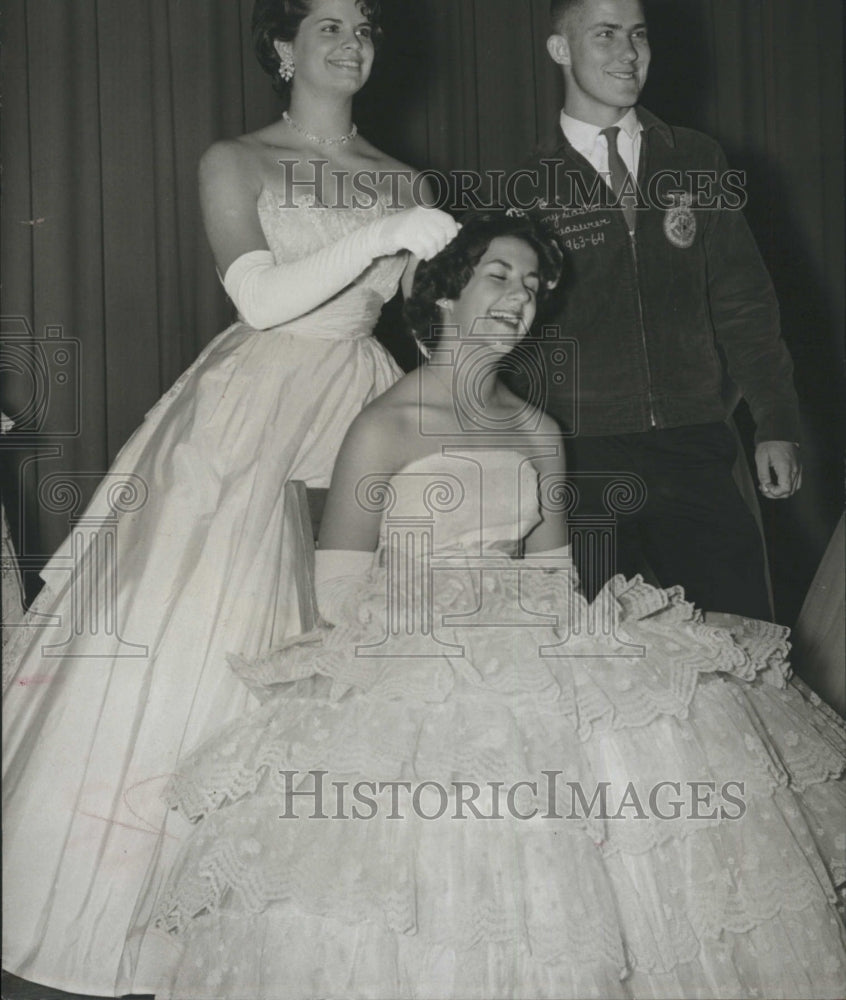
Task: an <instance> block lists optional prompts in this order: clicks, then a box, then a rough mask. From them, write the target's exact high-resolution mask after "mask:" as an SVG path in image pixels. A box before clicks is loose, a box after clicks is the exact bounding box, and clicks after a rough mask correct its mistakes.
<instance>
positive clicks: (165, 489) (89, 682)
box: [3, 0, 456, 995]
mask: <svg viewBox="0 0 846 1000" xmlns="http://www.w3.org/2000/svg"><path fill="white" fill-rule="evenodd" d="M254 34H255V39H256V44H257V53H258V56H259V59H260V61H261V63H262V65H263V66H264V67H265V68H266V69H268V70H269V71H272V72H273V73H274V76H275V80H276V81H278V83H277V85H278V86H281V84H282V83H283V82H284V84H285V88H286V89H287V88H290V109H289V111H288V112H286V113H285V115H284V116H283V118H282V120H280V121H278V122H276V123H274V124H273V125H270V126H268V127H267V128H265V129H262V130H260V131H258V132H255V133H253V134H250V135H245V136H242V137H240V138H238V139H236V140H233V141H229V142H221V143H217V144H215V145H214V146H212V148H211V149H210V150H209V151H208V152H207V153H206V155H205V156H204V158H203V161H202V163H201V167H200V190H201V200H202V206H203V214H204V220H205V224H206V229H207V232H208V236H209V240H210V242H211V246H212V249H213V251H214V255H215V259H216V261H217V265H218V268H219V271H220V274H221V275H222V276H223V280H224V285H225V287H226V289H227V291H228V293H229V295H230V296H231V297H232V299H233V301H234V302H235V304H236V306H237V307H238V311H239V314H240V317H239V321H238V322H236V323H235V324H234V325H233V326H232V327H230V328H229V329H228V330H226V331H224V332H223V333H222V334H220V336H219V337H217V338H216V339H215V340H214V341H213V342H212V343H211V344H210V345H209V346H208V348H206V350H205V351H203V353H202V354H201V356H200V357H199V358H198V359H197V361H196V362H195V363H194V364H193V365H192V366H191V368H189V370H188V371H187V372H186V373H185V374H184V375H183V376H182V377H181V378H180V379H179V380H178V381H177V382H176V384H175V385H174V386H173V387H172V388H171V389H170V391H169V392H168V393H167V394H166V395H165V396H164V397H163V398H162V399H161V400H160V401H159V403H158V404H157V405H156V406H155V407H154V408H153V409H152V410H151V411H150V413H149V414H148V415H147V417H146V419H145V421H144V423H143V425H142V426H141V428H140V429H139V430H138V431H137V432H136V433H135V435H134V436H133V437H132V438H131V440H130V441H129V442H128V443H127V445H126V446H125V447H124V449H123V450H122V452H121V453H120V455H119V456H118V458H117V461H116V463H115V465H114V467H113V468H112V470H111V473H112V475H111V477H110V478H109V479H108V480H107V483H111V484H112V488H111V489H107V488H106V485H105V484H104V486H103V487H102V488H101V489H100V490H99V491H98V493H97V494H96V495H95V497H94V500H93V502H92V504H91V506H90V507H89V509H88V511H87V512H86V518H88V519H91V518H96V517H99V516H102V517H104V518H106V517H108V516H109V515H114V514H115V509H114V506H113V503H114V498H115V490H114V488H113V485H114V482H115V480H114V477H115V476H120V477H130V476H131V477H133V478H132V480H131V482H132V483H133V484H135V485H136V486H137V487H138V489H139V490H140V494H141V496H142V499H144V502H143V504H141V505H140V509H138V510H136V511H134V512H126V513H123V515H122V516H121V517H120V520H119V522H118V526H117V533H116V539H117V541H116V557H115V560H114V568H112V569H109V568H108V566H106V565H104V564H103V561H102V559H101V558H100V555H99V554H98V552H99V550H101V549H102V548H103V547H104V546H105V544H106V539H105V534H104V531H105V529H103V531H101V533H100V537H99V538H98V539H97V544H93V543H91V542H90V541H89V544H88V546H87V547H86V548H85V549H84V550H83V551H78V550H76V549H74V548H73V540H72V539H69V540H68V541H67V542H66V543H65V544H64V545H63V546H62V547H61V548H60V550H59V552H58V553H57V555H56V557H54V560H53V561H52V563H51V564H50V565H48V567H47V569H46V570H45V573H44V576H45V580H46V582H47V586H46V588H45V590H44V592H43V593H42V595H41V596H40V597H39V599H38V601H37V603H36V606H35V607H34V608H33V612H34V615H37V614H40V615H48V614H49V615H53V616H58V617H54V618H53V619H52V622H53V623H59V622H62V621H64V622H65V626H66V627H67V623H68V621H69V620H71V616H72V614H73V615H74V617H73V621H74V622H76V621H77V618H76V611H78V605H76V604H75V603H74V602H75V601H76V600H77V597H78V595H79V594H80V592H81V591H82V590H83V589H84V588H83V586H82V584H83V583H85V581H88V583H91V581H92V580H93V582H94V584H95V585H96V591H97V593H98V594H99V595H103V594H109V595H111V597H112V600H113V604H112V606H111V607H112V609H113V612H114V621H115V628H114V629H113V631H112V634H113V643H112V646H111V647H104V641H106V639H105V638H104V636H103V635H101V634H98V633H97V630H96V628H92V629H88V630H85V629H83V630H82V631H81V633H79V634H77V633H75V634H74V635H73V637H72V638H71V640H70V641H69V642H67V643H66V644H65V645H64V647H63V648H62V653H61V656H60V657H56V656H55V655H53V656H51V655H50V652H51V651H50V650H49V648H48V647H50V646H55V645H56V644H57V643H58V642H59V641H61V638H62V635H63V634H64V630H63V629H61V628H58V629H57V628H56V627H46V626H41V627H36V626H35V621H36V619H35V617H34V616H33V617H31V618H30V624H31V625H32V626H33V627H31V628H29V629H26V630H21V633H22V634H21V635H20V636H19V638H18V648H17V650H16V651H15V661H16V662H15V663H14V665H13V667H12V670H13V673H12V676H11V680H12V684H11V686H10V687H9V690H8V692H7V695H6V698H5V704H4V745H3V750H4V757H3V779H4V781H3V796H4V798H3V804H4V817H3V820H4V859H3V860H4V911H5V917H6V919H5V920H4V948H3V967H4V968H5V969H7V970H8V971H10V972H13V973H15V974H16V975H19V976H22V977H24V978H26V979H30V980H33V981H36V982H39V983H44V984H47V985H50V986H53V987H57V988H60V989H64V990H69V991H72V992H81V993H94V994H104V995H113V994H115V995H120V994H122V993H128V992H132V991H135V992H152V989H151V987H153V988H154V984H153V979H154V974H155V971H156V969H155V966H156V964H157V962H158V958H154V959H149V958H148V945H149V942H148V943H147V944H145V939H144V935H143V931H142V930H141V928H143V927H144V925H145V922H146V919H147V914H148V909H149V906H150V905H151V904H150V900H151V899H152V897H153V896H154V895H155V893H156V891H157V887H158V884H159V882H160V880H161V878H162V876H163V873H164V872H165V871H166V869H167V866H168V862H169V858H170V855H171V853H172V850H173V848H174V845H175V844H177V843H178V841H179V839H180V836H181V834H182V830H181V829H179V827H178V826H177V825H176V822H178V821H175V820H174V819H171V820H170V821H168V825H167V829H165V814H166V811H165V807H164V805H163V804H162V803H161V800H160V798H159V791H160V789H161V787H162V786H163V784H164V782H165V781H166V779H167V775H168V774H169V773H170V772H171V771H172V770H173V768H174V765H175V762H176V760H177V759H178V757H179V756H180V755H182V754H184V753H185V751H186V750H188V749H190V748H191V747H192V746H194V745H195V744H196V743H197V742H198V741H200V740H202V739H203V738H204V737H205V736H207V735H208V733H209V732H210V731H212V730H214V729H217V728H218V727H219V726H220V725H221V723H224V722H226V721H227V720H229V719H232V718H233V717H235V716H237V715H238V714H239V713H241V712H242V711H243V710H244V709H245V708H247V707H248V704H249V700H250V699H249V697H248V696H245V694H244V693H243V692H244V689H243V686H242V685H241V684H240V683H239V682H238V680H237V679H236V678H235V677H234V676H233V675H232V674H231V673H230V671H229V669H228V667H227V663H226V655H227V653H241V654H242V655H247V656H255V655H258V654H259V653H260V652H261V651H262V650H264V649H266V648H267V647H268V645H269V644H270V643H271V641H278V640H279V639H280V638H281V637H283V636H284V635H285V634H287V633H288V632H290V631H292V630H296V629H297V627H298V622H297V620H296V613H295V612H292V611H291V610H290V609H291V598H292V596H293V595H292V593H291V592H290V587H291V578H292V576H293V573H292V567H291V555H290V545H289V544H288V539H287V537H286V534H285V530H284V518H283V485H284V483H285V481H286V480H287V479H291V478H297V479H304V480H305V481H306V482H308V483H310V484H312V485H326V484H328V481H329V477H330V475H331V471H332V466H333V463H334V460H335V455H336V453H337V450H338V448H339V446H340V443H341V440H342V438H343V436H344V433H345V431H346V429H347V427H348V425H349V424H350V422H351V421H352V419H353V418H354V417H355V415H356V414H357V413H358V412H359V411H360V410H361V408H362V407H363V406H364V405H365V403H367V402H368V401H369V400H370V399H372V398H373V397H374V396H376V395H378V394H379V393H381V392H382V391H384V390H385V389H386V388H388V386H390V385H391V384H392V383H393V382H394V381H395V380H396V378H397V377H398V375H399V370H398V369H397V367H396V365H395V364H394V363H393V362H392V360H391V358H390V357H389V356H388V354H387V353H386V352H385V351H384V350H383V348H382V347H381V346H380V345H379V344H378V343H377V342H376V341H375V340H374V339H373V338H372V336H371V333H372V330H373V326H374V324H375V322H376V319H377V317H378V315H379V312H380V309H381V307H382V305H383V303H384V302H385V300H386V299H388V298H390V297H391V296H392V295H393V294H394V292H395V291H396V289H397V286H398V284H399V282H400V279H401V276H402V274H403V271H404V269H405V268H406V266H407V265H408V260H409V254H407V253H401V252H400V251H410V252H411V254H413V255H416V256H419V257H430V256H432V255H434V254H435V253H436V252H437V251H438V250H439V249H441V248H442V247H443V246H444V245H445V244H446V243H447V242H448V240H449V239H450V238H451V237H452V236H453V235H454V234H455V232H456V226H455V223H454V222H453V221H452V219H451V218H450V217H449V216H448V215H446V214H444V213H441V212H437V211H434V210H429V209H423V208H415V207H413V206H412V201H411V191H412V189H413V184H412V183H411V180H412V175H411V174H410V172H409V171H408V170H407V168H404V167H403V166H402V164H399V163H397V162H396V161H394V160H391V159H390V158H389V157H387V156H385V155H384V154H383V153H381V152H379V151H378V150H377V149H374V148H373V147H372V146H371V145H370V144H369V143H367V142H366V141H365V140H364V139H363V138H362V137H361V136H359V135H358V134H357V130H356V128H355V126H354V124H353V121H352V101H353V97H354V95H355V94H356V93H357V92H358V91H359V90H360V89H361V87H362V86H363V85H364V84H365V82H366V81H367V78H368V76H369V74H370V70H371V66H372V63H373V58H374V44H375V38H376V37H377V35H378V3H377V2H371V0H259V2H258V3H257V4H256V8H255V12H254ZM315 161H324V166H323V168H322V177H321V174H320V168H319V167H317V166H316V165H315ZM363 172H368V174H367V176H368V177H370V178H371V179H372V177H373V176H374V174H375V175H377V183H376V184H375V185H373V184H371V187H373V188H374V191H373V197H372V198H370V199H369V200H368V199H367V198H362V197H361V196H359V199H358V203H351V198H352V196H353V193H354V191H355V190H356V186H355V185H354V183H353V182H354V179H355V178H356V175H359V176H362V175H363ZM385 172H393V173H395V174H396V173H397V172H399V174H400V175H401V176H404V177H405V178H406V181H405V185H404V186H402V185H400V186H398V187H397V186H393V189H394V191H395V192H396V191H399V198H400V201H401V204H404V205H405V206H407V207H406V208H405V209H400V208H399V206H396V205H389V204H388V194H389V193H390V192H391V189H392V185H391V184H390V181H391V180H392V178H391V177H388V178H386V186H385V188H384V190H382V189H381V188H379V184H378V175H379V174H380V173H381V174H383V175H384V174H385ZM321 179H325V180H326V181H327V183H325V184H323V185H322V187H321V184H320V183H319V181H320V180H321ZM394 179H395V178H394ZM324 206H329V207H324ZM88 523H90V521H89V522H88ZM95 534H96V533H95ZM71 554H72V555H73V561H72V565H73V566H74V569H73V571H72V572H67V571H64V570H63V569H62V568H61V567H62V566H64V565H67V562H68V559H69V558H70V556H71ZM39 620H40V621H45V619H39ZM24 640H25V641H24ZM121 641H122V642H123V643H124V645H120V643H121ZM130 644H131V645H130ZM45 654H46V655H45ZM136 928H138V929H139V930H137V932H136V930H134V929H136ZM151 963H152V964H151Z"/></svg>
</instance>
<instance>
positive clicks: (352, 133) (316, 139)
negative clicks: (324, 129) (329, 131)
mask: <svg viewBox="0 0 846 1000" xmlns="http://www.w3.org/2000/svg"><path fill="white" fill-rule="evenodd" d="M282 121H284V122H285V124H286V125H290V126H291V128H292V129H293V130H294V131H295V132H299V133H300V135H301V136H302V137H303V138H304V139H308V141H309V142H313V143H314V144H315V145H317V146H338V145H340V144H341V143H345V142H350V141H351V140H352V139H355V137H356V136H357V135H358V126H357V125H356V124H355V123H353V127H352V128H351V129H350V130H349V132H347V133H345V134H344V135H335V136H332V137H331V138H329V139H324V138H323V136H320V135H315V134H314V133H313V132H309V131H308V130H307V129H305V128H303V126H302V125H300V123H299V122H298V121H297V120H296V119H295V118H292V117H291V116H290V115H289V114H288V112H287V111H283V112H282Z"/></svg>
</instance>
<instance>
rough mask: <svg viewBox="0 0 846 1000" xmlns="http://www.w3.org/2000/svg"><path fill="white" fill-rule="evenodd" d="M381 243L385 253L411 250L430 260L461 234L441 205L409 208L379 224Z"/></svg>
mask: <svg viewBox="0 0 846 1000" xmlns="http://www.w3.org/2000/svg"><path fill="white" fill-rule="evenodd" d="M380 226H381V233H380V237H381V238H380V244H381V246H382V248H383V249H384V251H385V254H392V253H397V252H399V251H400V250H409V251H411V253H412V254H414V256H415V257H419V258H420V259H421V260H431V258H432V257H434V256H435V254H438V253H440V252H441V250H443V248H444V247H445V246H446V245H447V243H450V242H451V241H452V240H454V239H455V237H456V236H457V235H458V230H459V228H460V227H459V225H458V223H457V222H456V221H455V219H453V217H452V216H451V215H450V214H449V213H448V212H442V211H441V210H440V209H439V208H420V207H418V208H406V209H403V210H402V211H401V212H397V213H396V214H394V215H391V216H388V217H387V218H386V219H383V220H382V221H381V223H380Z"/></svg>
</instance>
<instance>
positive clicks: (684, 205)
mask: <svg viewBox="0 0 846 1000" xmlns="http://www.w3.org/2000/svg"><path fill="white" fill-rule="evenodd" d="M672 198H673V202H674V204H673V206H672V207H671V208H669V209H667V214H666V215H665V216H664V234H665V235H666V237H667V239H668V240H669V241H670V243H672V244H673V246H674V247H678V248H679V249H680V250H687V248H688V247H689V246H692V245H693V241H694V239H695V238H696V216H695V215H694V214H693V208H692V207H691V206H692V205H693V198H692V196H691V195H689V194H687V193H685V192H678V193H676V192H674V193H673V195H672Z"/></svg>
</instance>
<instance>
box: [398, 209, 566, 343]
mask: <svg viewBox="0 0 846 1000" xmlns="http://www.w3.org/2000/svg"><path fill="white" fill-rule="evenodd" d="M461 221H462V226H461V229H460V230H459V232H458V235H457V236H456V237H455V239H454V240H453V241H452V242H451V243H448V244H447V246H446V247H444V249H443V250H441V252H440V253H439V254H437V255H436V256H435V257H433V258H432V259H431V260H424V261H421V262H420V264H419V265H418V266H417V272H416V273H415V275H414V285H413V287H412V290H411V295H410V296H409V297H408V299H407V301H406V303H405V307H404V310H403V314H404V316H405V320H406V322H407V323H408V325H409V327H410V328H411V332H412V333H413V334H414V338H415V340H416V341H417V342H418V344H420V345H422V346H423V347H426V348H431V347H434V346H435V345H436V344H437V341H438V339H439V335H438V330H439V329H441V328H442V327H443V326H444V319H443V315H442V313H441V310H440V307H439V306H438V299H450V300H451V301H453V302H454V301H455V300H456V299H458V298H459V296H460V295H461V293H462V292H463V291H464V289H465V288H466V287H467V284H468V282H469V281H470V279H471V278H472V277H473V272H474V271H475V270H476V267H477V265H478V263H479V261H480V260H481V259H482V257H484V255H485V253H486V251H487V249H488V247H489V246H490V245H491V243H492V242H493V241H494V240H495V239H497V238H498V237H500V236H511V237H514V238H515V239H518V240H523V241H524V242H526V243H528V245H529V246H530V247H531V248H532V249H533V250H534V251H535V253H536V254H537V257H538V271H539V273H540V290H539V292H538V304H539V305H540V304H542V303H543V301H544V300H545V298H546V297H547V295H548V294H549V293H550V292H551V291H552V289H554V288H555V287H556V285H557V284H558V281H559V280H560V278H561V265H562V262H563V256H562V253H561V250H560V249H559V247H558V244H557V243H556V242H555V241H554V240H552V239H551V238H550V237H549V236H548V235H546V233H545V232H544V231H543V230H542V229H541V227H540V225H539V224H538V223H537V222H535V221H534V220H533V219H532V218H530V217H529V216H527V215H523V214H522V213H514V212H472V213H470V214H468V215H467V216H465V217H464V218H463V219H462V220H461Z"/></svg>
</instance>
